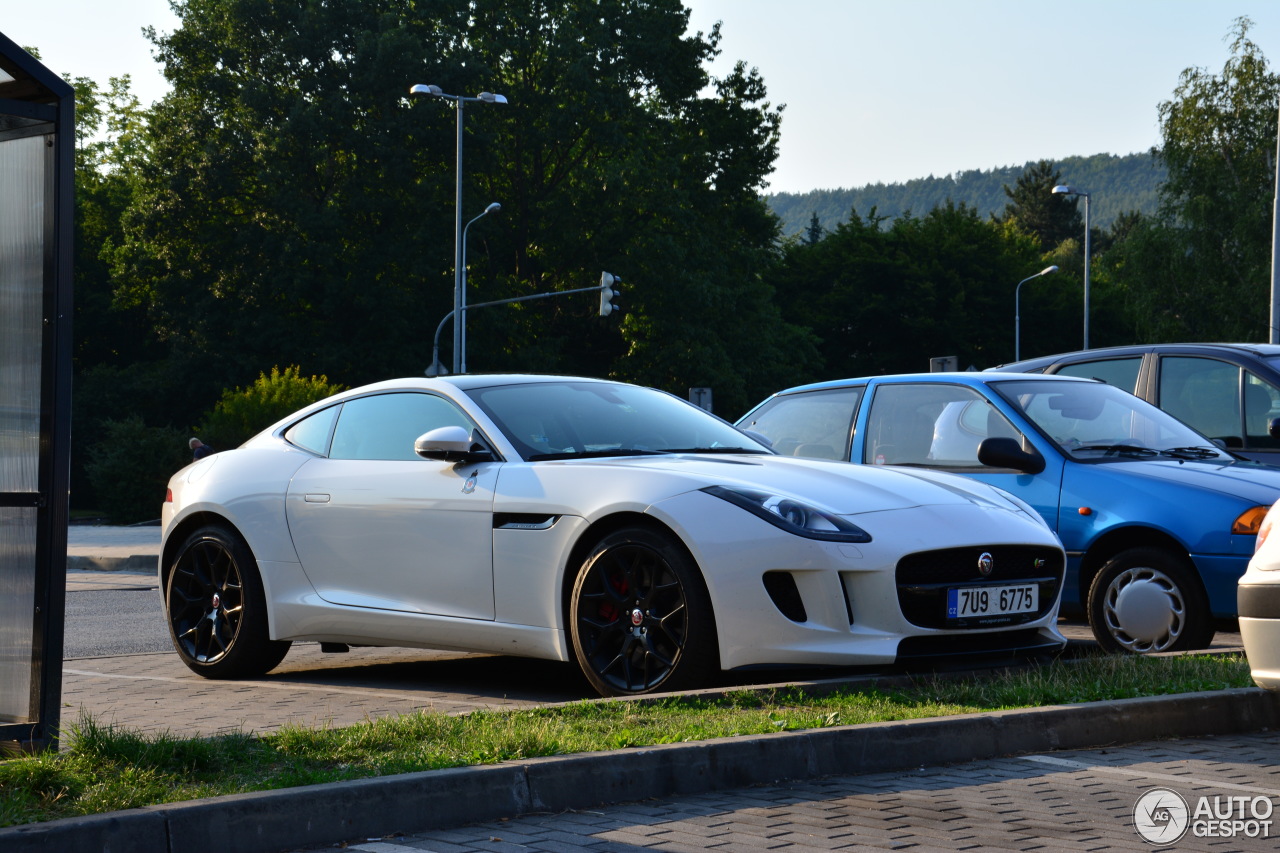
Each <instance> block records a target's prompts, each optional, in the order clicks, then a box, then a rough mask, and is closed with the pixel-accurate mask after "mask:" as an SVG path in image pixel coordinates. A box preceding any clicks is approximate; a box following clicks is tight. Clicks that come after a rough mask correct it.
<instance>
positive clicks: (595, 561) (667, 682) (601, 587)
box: [570, 527, 719, 696]
mask: <svg viewBox="0 0 1280 853" xmlns="http://www.w3.org/2000/svg"><path fill="white" fill-rule="evenodd" d="M570 614H571V619H570V623H571V634H572V639H573V651H574V656H575V657H576V658H577V661H578V665H579V666H580V667H581V668H582V671H583V674H585V675H586V677H587V679H588V680H589V681H590V682H591V684H592V686H593V687H595V688H596V690H597V691H599V693H600V694H601V695H603V696H634V695H638V694H642V693H651V692H655V691H657V690H659V689H661V690H663V691H674V690H684V689H687V688H689V687H693V686H697V685H700V684H702V683H704V682H705V681H706V679H707V678H709V677H710V676H711V674H712V673H714V672H716V671H717V670H718V669H719V653H718V650H717V648H716V632H715V625H714V619H713V616H712V610H711V603H710V596H709V595H708V593H707V590H706V585H705V584H704V582H703V580H702V576H701V575H700V574H699V573H698V570H697V568H696V567H695V566H694V563H693V561H692V560H691V559H690V558H689V557H688V555H687V553H686V552H685V550H684V549H683V548H682V547H681V546H680V545H679V544H678V543H676V542H675V541H674V540H673V539H672V538H671V537H670V536H669V535H667V534H665V533H661V532H658V531H656V530H651V529H648V528H644V527H632V528H626V529H623V530H619V531H617V532H615V533H611V534H609V535H608V536H606V537H604V538H603V539H602V540H601V541H600V542H599V544H597V545H596V547H595V548H594V549H593V551H592V552H591V555H590V556H589V557H588V558H587V560H586V561H585V562H584V563H583V565H582V567H581V569H580V570H579V572H578V577H577V581H576V583H575V584H574V587H573V596H572V599H571V602H570Z"/></svg>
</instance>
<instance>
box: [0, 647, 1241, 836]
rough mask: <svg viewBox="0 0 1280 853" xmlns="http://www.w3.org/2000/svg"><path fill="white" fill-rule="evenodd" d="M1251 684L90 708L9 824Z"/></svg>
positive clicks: (15, 764)
mask: <svg viewBox="0 0 1280 853" xmlns="http://www.w3.org/2000/svg"><path fill="white" fill-rule="evenodd" d="M1250 684H1251V682H1250V678H1249V665H1248V663H1247V662H1246V661H1245V659H1244V658H1243V657H1240V656H1228V657H1213V656H1207V655H1206V656H1185V657H1169V658H1156V657H1120V656H1098V657H1093V658H1087V659H1084V660H1078V661H1072V662H1054V663H1051V664H1048V665H1045V666H1041V667H1034V668H1029V669H1020V670H1009V671H1000V672H997V673H995V674H991V675H986V676H976V677H969V678H964V679H941V678H935V677H932V676H925V677H917V678H915V679H912V681H911V684H910V685H909V686H907V687H904V688H901V689H857V690H847V691H841V692H837V693H833V694H830V695H823V696H811V695H807V694H804V693H802V692H800V691H796V690H791V691H768V692H755V691H745V690H744V691H739V692H731V693H728V694H726V695H724V696H722V697H717V698H714V699H707V698H688V697H684V698H669V699H661V700H651V701H628V702H624V701H584V702H578V703H573V704H569V705H563V706H557V707H552V708H538V709H532V710H522V711H503V712H491V711H477V712H473V713H470V714H465V715H461V716H449V715H445V714H438V713H415V714H411V715H407V716H402V717H388V718H383V719H377V720H368V721H366V722H363V723H360V724H358V725H354V726H347V727H343V728H318V729H311V728H305V727H301V726H286V727H285V728H282V729H280V730H279V731H276V732H273V733H270V734H263V735H255V734H250V733H243V732H242V733H236V734H224V735H218V736H216V737H210V738H181V737H176V736H173V735H171V734H168V733H162V734H158V735H143V734H139V733H137V732H132V731H130V730H128V729H126V728H124V727H120V726H115V725H109V724H107V725H104V724H102V723H99V722H98V721H95V720H93V719H91V718H89V717H87V716H82V717H81V718H80V719H79V721H78V722H77V723H75V724H72V725H71V726H69V727H68V729H67V730H66V731H65V732H64V751H62V752H50V753H42V754H38V755H25V756H19V757H16V758H12V759H10V760H7V761H3V762H0V826H11V825H15V824H21V823H32V822H36V821H44V820H52V819H55V818H59V817H69V816H73V815H83V814H94V813H99V812H107V811H115V810H118V809H127V808H134V807H137V806H143V805H149V804H154V803H165V802H175V801H180V800H190V799H196V798H199V797H208V796H216V795H222V794H233V793H241V792H245V791H261V790H268V789H273V788H286V787H293V786H298V785H310V784H316V783H320V782H333V781H339V780H343V779H355V778H360V777H368V776H383V775H389V774H394V773H407V772H412V771H418V770H432V769H439V768H445V767H460V766H467V765H474V764H494V763H498V762H502V761H510V760H515V759H522V758H532V757H536V756H547V755H563V754H568V753H575V752H594V751H600V750H610V749H622V748H627V747H638V746H649V745H653V744H661V743H678V742H686V741H699V740H707V739H710V738H718V737H730V736H735V735H761V734H768V733H772V732H779V731H795V730H800V729H812V728H821V727H824V726H837V725H857V724H860V723H871V722H883V721H891V720H907V719H918V718H923V717H941V716H948V715H953V714H967V713H973V712H979V711H992V710H1002V709H1009V708H1027V707H1039V706H1043V705H1059V704H1069V703H1074V702H1093V701H1103V700H1114V699H1124V698H1132V697H1137V696H1155V695H1163V694H1171V693H1190V692H1197V691H1203V690H1221V689H1226V688H1232V687H1247V686H1249V685H1250Z"/></svg>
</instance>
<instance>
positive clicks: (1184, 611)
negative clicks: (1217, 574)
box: [1089, 548, 1214, 654]
mask: <svg viewBox="0 0 1280 853" xmlns="http://www.w3.org/2000/svg"><path fill="white" fill-rule="evenodd" d="M1089 627H1090V628H1092V629H1093V636H1094V637H1095V638H1096V639H1097V640H1098V644H1099V645H1101V646H1102V648H1103V649H1105V650H1107V651H1110V652H1134V653H1137V654H1144V653H1148V652H1177V651H1186V650H1189V649H1203V648H1207V647H1208V645H1209V644H1210V643H1211V642H1212V641H1213V633H1214V628H1213V614H1212V613H1211V612H1210V611H1209V601H1208V599H1207V597H1206V596H1205V594H1204V590H1203V588H1202V587H1201V585H1200V582H1199V579H1198V578H1197V577H1196V576H1195V574H1194V573H1193V572H1192V571H1191V569H1189V568H1188V567H1187V565H1186V561H1185V560H1183V559H1180V558H1179V556H1178V555H1176V554H1172V553H1170V552H1169V551H1166V550H1164V549H1162V548H1130V549H1128V550H1127V551H1122V552H1120V553H1119V554H1117V555H1116V556H1115V557H1113V558H1112V559H1111V560H1109V561H1108V562H1107V564H1106V565H1104V566H1103V567H1102V571H1100V572H1098V574H1097V576H1096V577H1095V578H1094V579H1093V583H1092V584H1091V585H1090V587H1089Z"/></svg>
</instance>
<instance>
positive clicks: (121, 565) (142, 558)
mask: <svg viewBox="0 0 1280 853" xmlns="http://www.w3.org/2000/svg"><path fill="white" fill-rule="evenodd" d="M158 559H159V557H158V556H156V555H155V554H134V555H133V556H130V557H79V556H76V557H73V556H68V557H67V569H68V571H70V570H72V569H79V570H82V571H90V572H154V571H155V570H156V561H157V560H158Z"/></svg>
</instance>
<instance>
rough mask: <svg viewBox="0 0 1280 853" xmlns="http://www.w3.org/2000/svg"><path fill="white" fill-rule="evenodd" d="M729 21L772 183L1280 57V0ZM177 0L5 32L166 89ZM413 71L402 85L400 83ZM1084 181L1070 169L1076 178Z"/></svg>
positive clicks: (1059, 150)
mask: <svg viewBox="0 0 1280 853" xmlns="http://www.w3.org/2000/svg"><path fill="white" fill-rule="evenodd" d="M685 5H686V6H687V7H689V9H690V12H691V14H690V28H691V29H692V30H701V31H703V32H708V31H710V29H711V27H712V26H713V25H714V24H715V23H716V22H717V21H719V22H721V36H722V39H721V43H720V47H721V55H720V57H719V58H718V59H717V60H716V62H715V63H714V64H713V65H712V67H711V69H710V71H711V73H712V74H716V75H719V74H724V73H727V72H728V71H730V70H731V69H732V68H733V65H734V63H735V62H737V61H742V62H745V63H746V64H747V66H749V67H754V68H757V69H758V70H759V71H760V74H761V76H762V77H763V78H764V81H765V85H766V87H767V89H768V91H769V100H770V102H771V103H773V104H775V105H776V104H785V105H786V109H785V110H784V112H783V120H782V141H781V146H780V153H779V157H778V162H777V167H776V170H775V172H774V174H773V175H772V176H771V177H770V179H769V186H768V188H767V190H768V191H770V192H795V193H803V192H808V191H809V190H813V189H836V188H841V187H858V186H863V185H866V184H872V183H894V182H903V181H908V180H911V179H913V178H924V177H928V176H929V175H935V176H941V175H948V174H954V173H956V172H961V171H965V170H968V169H992V168H995V167H999V166H1018V165H1022V164H1023V163H1026V162H1028V161H1033V160H1040V159H1050V160H1053V159H1059V158H1063V157H1069V156H1073V155H1083V156H1087V155H1092V154H1100V153H1110V154H1131V153H1134V152H1138V151H1146V150H1147V149H1149V148H1151V147H1152V146H1153V145H1156V144H1158V143H1159V141H1160V130H1159V125H1158V121H1157V119H1158V114H1157V109H1158V106H1159V104H1160V102H1161V101H1166V100H1169V99H1170V98H1171V97H1172V95H1173V92H1174V90H1175V89H1176V88H1177V85H1178V78H1179V75H1180V74H1181V73H1182V71H1183V70H1184V69H1186V68H1188V67H1193V66H1194V67H1200V68H1204V69H1207V70H1208V71H1210V72H1212V73H1219V72H1220V71H1221V70H1222V66H1223V64H1224V63H1225V62H1226V60H1227V58H1228V57H1229V56H1230V47H1229V43H1228V41H1227V35H1228V33H1229V32H1230V30H1231V27H1232V22H1233V21H1234V20H1235V19H1236V18H1237V17H1240V16H1242V15H1243V16H1247V17H1249V18H1251V19H1252V20H1253V22H1254V28H1253V30H1252V31H1251V33H1250V37H1251V38H1252V39H1253V41H1254V42H1255V43H1256V44H1257V45H1258V46H1259V47H1260V48H1261V49H1262V52H1263V54H1264V55H1266V56H1267V57H1268V59H1269V60H1270V61H1271V63H1272V70H1273V71H1274V70H1280V0H1056V2H1048V0H685ZM146 26H154V27H155V28H156V29H157V30H158V31H160V32H169V31H172V30H173V29H174V28H175V27H176V26H177V19H176V18H175V17H174V15H173V13H172V12H171V10H170V9H169V3H168V0H111V2H103V0H41V2H39V3H34V2H24V0H0V33H4V35H6V36H7V37H9V38H10V39H12V40H13V41H15V42H17V43H18V44H20V45H24V46H31V45H34V46H36V47H38V48H39V50H40V53H41V57H42V60H43V62H44V64H45V65H46V66H47V67H48V68H50V69H52V70H53V71H55V72H57V73H59V74H69V75H71V76H73V77H90V78H92V79H94V80H95V81H97V82H98V83H100V84H101V85H104V86H105V85H106V81H107V78H109V77H114V76H121V75H123V74H128V75H130V77H131V78H132V83H133V90H134V92H135V93H136V94H137V95H138V96H139V97H140V99H141V100H142V101H143V103H151V102H152V101H154V100H156V99H158V98H160V97H162V96H163V95H164V93H165V91H166V88H167V84H166V83H165V80H164V77H163V75H162V74H161V73H160V66H159V65H158V64H157V63H156V62H155V61H154V59H153V58H152V50H153V46H152V45H151V44H150V42H148V41H147V40H146V39H145V38H144V37H143V36H142V34H141V31H142V28H143V27H146ZM403 83H404V81H399V80H396V81H389V84H391V85H394V86H400V85H402V84H403ZM1066 177H1069V176H1064V178H1066Z"/></svg>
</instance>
